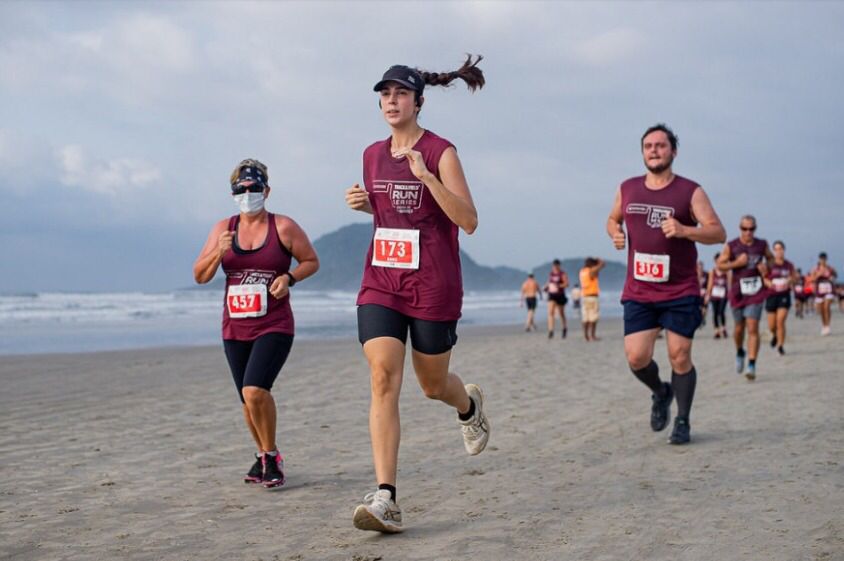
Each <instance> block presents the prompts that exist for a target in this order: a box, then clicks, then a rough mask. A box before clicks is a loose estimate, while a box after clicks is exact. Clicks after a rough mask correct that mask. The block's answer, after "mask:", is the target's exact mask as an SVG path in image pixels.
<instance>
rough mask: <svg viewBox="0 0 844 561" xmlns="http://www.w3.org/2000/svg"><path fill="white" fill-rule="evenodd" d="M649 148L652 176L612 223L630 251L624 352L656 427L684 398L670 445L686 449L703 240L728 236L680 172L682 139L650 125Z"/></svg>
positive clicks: (618, 206)
mask: <svg viewBox="0 0 844 561" xmlns="http://www.w3.org/2000/svg"><path fill="white" fill-rule="evenodd" d="M641 149H642V157H643V159H644V162H645V167H646V168H647V173H646V174H645V175H644V176H639V177H633V178H630V179H628V180H627V181H625V182H623V183H622V184H621V186H620V187H619V188H618V191H617V192H616V196H615V202H614V203H613V207H612V210H611V211H610V215H609V218H608V219H607V234H608V235H609V237H610V239H612V242H613V245H614V246H615V248H616V249H619V250H621V249H625V247H628V246H629V247H628V251H627V278H626V280H625V282H624V291H623V293H622V296H621V302H622V304H623V305H624V351H625V354H626V355H627V362H628V364H629V365H630V370H632V371H633V374H634V375H635V376H636V378H638V379H639V380H640V381H641V382H642V383H643V384H645V385H646V386H647V387H648V388H650V390H651V392H652V393H653V395H652V396H651V400H652V405H651V429H653V430H654V431H661V430H663V429H664V428H665V427H666V425H667V424H668V421H669V417H670V414H671V401H672V400H673V398H674V396H676V397H677V417H676V418H675V420H674V431H673V432H672V434H671V438H670V439H669V443H671V444H686V443H687V442H689V440H690V425H689V412H690V411H691V407H692V400H693V399H694V393H695V386H696V383H697V372H696V371H695V367H694V365H693V364H692V338H693V337H694V334H695V330H696V329H697V328H698V326H699V325H700V322H701V297H700V284H699V282H698V276H697V267H696V265H697V248H696V247H695V242H697V243H703V244H716V243H720V242H723V241H724V239H725V238H726V233H725V231H724V227H723V226H722V225H721V220H720V219H719V218H718V215H717V214H716V213H715V209H713V208H712V204H711V203H710V202H709V197H707V196H706V193H705V192H704V191H703V188H702V187H701V186H700V185H698V184H697V183H695V182H694V181H691V180H689V179H686V178H684V177H680V176H679V175H675V174H674V172H673V171H672V163H673V162H674V158H675V157H676V156H677V137H676V136H675V135H674V133H673V132H672V131H671V129H669V128H668V127H667V126H665V125H663V124H658V125H655V126H653V127H650V128H649V129H648V130H646V131H645V134H644V135H642V139H641ZM623 225H626V226H627V233H626V234H625V231H624V227H623ZM628 240H629V244H628ZM660 329H665V332H666V343H667V347H668V360H669V362H670V363H671V370H672V372H671V382H670V383H669V382H663V381H662V380H661V379H660V377H659V367H658V366H657V364H656V362H654V360H653V354H654V343H655V342H656V338H657V335H658V333H659V331H660Z"/></svg>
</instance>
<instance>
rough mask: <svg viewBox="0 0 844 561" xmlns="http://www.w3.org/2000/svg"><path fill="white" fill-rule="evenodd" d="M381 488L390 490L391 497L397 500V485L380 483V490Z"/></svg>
mask: <svg viewBox="0 0 844 561" xmlns="http://www.w3.org/2000/svg"><path fill="white" fill-rule="evenodd" d="M381 489H386V490H387V491H389V492H390V498H391V499H392V500H393V501H394V502H395V500H396V486H395V485H390V484H389V483H379V484H378V490H379V491H380V490H381Z"/></svg>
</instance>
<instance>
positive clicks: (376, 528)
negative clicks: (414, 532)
mask: <svg viewBox="0 0 844 561" xmlns="http://www.w3.org/2000/svg"><path fill="white" fill-rule="evenodd" d="M363 502H364V504H362V505H358V507H357V508H356V509H355V515H354V522H355V528H357V529H358V530H372V531H373V532H384V533H386V534H397V533H399V532H401V531H402V527H401V509H400V508H399V505H397V504H396V502H395V501H393V499H391V498H390V492H389V491H388V490H386V489H378V490H377V491H375V492H374V493H369V494H368V495H366V496H365V497H364V498H363Z"/></svg>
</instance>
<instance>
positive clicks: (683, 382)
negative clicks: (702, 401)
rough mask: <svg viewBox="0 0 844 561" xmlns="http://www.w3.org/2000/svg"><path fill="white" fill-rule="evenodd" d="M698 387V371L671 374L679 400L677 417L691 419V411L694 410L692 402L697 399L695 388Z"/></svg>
mask: <svg viewBox="0 0 844 561" xmlns="http://www.w3.org/2000/svg"><path fill="white" fill-rule="evenodd" d="M696 385H697V370H695V367H694V366H692V369H691V370H689V371H688V372H687V373H685V374H677V373H676V372H672V373H671V387H672V388H674V396H675V397H676V398H677V416H678V417H685V418H686V419H688V418H689V411H691V409H692V401H693V400H694V398H695V386H696Z"/></svg>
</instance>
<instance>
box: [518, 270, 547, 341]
mask: <svg viewBox="0 0 844 561" xmlns="http://www.w3.org/2000/svg"><path fill="white" fill-rule="evenodd" d="M537 298H542V294H541V292H540V290H539V283H538V282H536V279H535V278H533V273H530V274H529V275H528V278H527V279H525V282H523V283H522V302H523V303H524V306H525V307H526V308H527V319H526V320H525V331H536V323H534V321H533V318H534V316H535V315H536V299H537Z"/></svg>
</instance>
